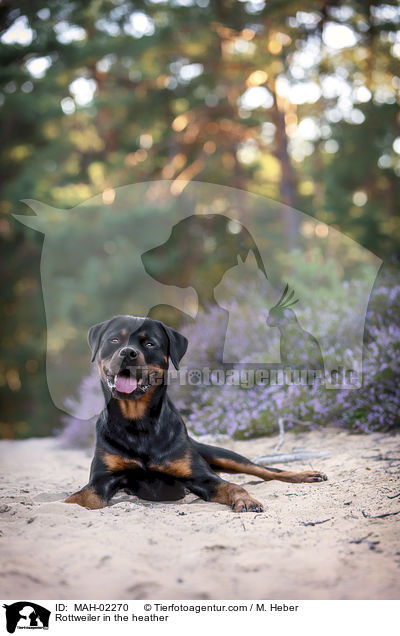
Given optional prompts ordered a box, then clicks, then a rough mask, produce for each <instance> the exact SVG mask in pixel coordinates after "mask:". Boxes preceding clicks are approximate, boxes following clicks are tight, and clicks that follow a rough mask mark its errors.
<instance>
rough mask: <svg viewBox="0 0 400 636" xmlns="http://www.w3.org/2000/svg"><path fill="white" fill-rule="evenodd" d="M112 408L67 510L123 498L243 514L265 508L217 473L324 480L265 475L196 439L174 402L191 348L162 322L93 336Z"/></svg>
mask: <svg viewBox="0 0 400 636" xmlns="http://www.w3.org/2000/svg"><path fill="white" fill-rule="evenodd" d="M88 341H89V345H90V347H91V349H92V361H93V360H95V359H97V362H98V365H99V370H100V376H101V384H102V388H103V392H104V396H105V399H106V407H105V409H104V411H103V412H102V413H101V415H100V417H99V419H98V422H97V427H96V433H97V435H96V450H95V454H94V458H93V461H92V466H91V470H90V477H89V483H88V484H87V485H86V486H85V487H84V488H82V490H80V491H78V492H76V493H74V494H73V495H70V496H69V497H68V498H67V499H66V503H77V504H79V505H81V506H84V507H86V508H91V509H94V508H102V507H104V506H106V505H107V503H108V502H109V500H110V499H111V497H112V496H113V495H114V494H115V493H116V492H117V491H118V490H121V489H122V490H125V491H127V492H129V493H131V494H135V495H137V496H139V497H141V498H142V499H147V500H150V501H175V500H177V499H181V498H182V497H184V495H185V493H186V492H187V491H190V492H193V493H195V494H196V495H198V496H199V497H201V498H202V499H205V500H206V501H216V502H219V503H224V504H227V505H230V506H231V507H232V509H233V510H235V511H237V512H242V511H243V512H245V511H254V512H256V511H261V510H262V505H261V504H260V503H259V502H258V501H257V500H256V499H253V497H251V496H250V495H249V494H248V493H247V492H246V490H244V488H242V487H241V486H238V485H235V484H231V483H229V482H227V481H225V480H223V479H222V478H221V477H219V475H218V474H217V472H224V473H247V474H250V475H256V476H258V477H261V478H262V479H265V480H271V479H278V480H280V481H288V482H316V481H323V480H325V479H326V477H325V475H323V474H322V473H319V472H311V471H307V472H300V473H299V472H298V473H293V472H286V471H279V470H277V469H271V468H263V467H261V466H258V465H256V464H253V463H252V462H251V461H250V460H248V459H246V458H245V457H242V456H240V455H238V454H237V453H234V452H232V451H228V450H225V449H223V448H217V447H214V446H208V445H205V444H200V443H199V442H196V441H195V440H193V439H191V438H190V437H189V435H188V433H187V430H186V426H185V424H184V422H183V420H182V417H181V416H180V414H179V412H178V411H177V409H176V408H175V406H174V405H173V403H172V402H171V400H170V399H169V396H168V394H167V383H166V381H165V380H166V372H167V369H168V365H169V360H171V362H172V363H173V365H174V366H175V368H176V369H178V366H179V362H180V360H181V359H182V357H183V356H184V354H185V352H186V349H187V345H188V342H187V340H186V338H185V337H184V336H183V335H181V334H180V333H178V332H177V331H174V330H173V329H171V328H170V327H167V326H166V325H164V324H163V323H162V322H160V321H158V320H152V319H150V318H137V317H133V316H115V317H114V318H111V320H107V321H106V322H102V323H99V324H97V325H94V326H93V327H91V328H90V330H89V334H88Z"/></svg>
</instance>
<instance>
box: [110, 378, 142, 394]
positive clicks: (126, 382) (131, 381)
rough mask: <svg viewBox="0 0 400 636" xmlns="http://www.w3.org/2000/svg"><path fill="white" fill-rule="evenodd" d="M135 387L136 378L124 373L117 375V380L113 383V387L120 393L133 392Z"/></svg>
mask: <svg viewBox="0 0 400 636" xmlns="http://www.w3.org/2000/svg"><path fill="white" fill-rule="evenodd" d="M136 387H137V380H136V378H132V377H130V376H126V375H117V381H116V383H115V388H116V389H117V391H119V392H120V393H133V391H134V390H135V389H136Z"/></svg>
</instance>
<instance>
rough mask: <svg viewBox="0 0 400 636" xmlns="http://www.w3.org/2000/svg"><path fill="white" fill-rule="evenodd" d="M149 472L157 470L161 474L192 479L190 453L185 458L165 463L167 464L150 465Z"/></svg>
mask: <svg viewBox="0 0 400 636" xmlns="http://www.w3.org/2000/svg"><path fill="white" fill-rule="evenodd" d="M148 469H149V470H155V471H157V472H159V473H167V474H168V475H173V476H174V477H191V476H192V468H191V462H190V452H189V451H188V452H187V453H186V454H185V456H184V457H181V458H180V459H175V460H173V461H172V462H165V464H162V465H159V464H149V465H148Z"/></svg>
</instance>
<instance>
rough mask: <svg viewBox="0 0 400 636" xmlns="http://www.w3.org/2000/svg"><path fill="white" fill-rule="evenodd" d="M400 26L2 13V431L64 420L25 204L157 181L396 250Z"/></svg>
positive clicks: (191, 0)
mask: <svg viewBox="0 0 400 636" xmlns="http://www.w3.org/2000/svg"><path fill="white" fill-rule="evenodd" d="M399 24H400V8H399V5H398V2H397V0H386V1H385V2H383V3H382V2H378V1H375V2H374V1H371V0H360V1H356V0H350V1H346V2H343V1H340V0H328V1H326V2H323V1H321V0H303V1H302V0H297V1H294V0H270V1H263V0H248V1H239V0H215V1H214V0H196V1H195V0H145V1H143V0H138V1H135V2H133V1H131V0H86V1H83V0H47V1H46V2H44V1H42V0H20V1H19V2H18V3H17V4H16V3H15V2H12V1H9V2H8V1H7V0H4V1H3V2H2V3H0V66H1V68H0V108H1V112H2V118H1V123H0V139H1V148H2V176H3V179H2V186H1V193H0V213H1V217H0V241H1V247H2V253H3V263H2V281H3V284H2V289H1V305H2V309H3V315H4V317H5V320H4V321H3V322H4V323H5V324H4V325H3V334H2V349H3V356H2V362H1V367H0V385H1V386H0V391H1V394H2V398H3V403H4V404H5V407H4V408H3V413H2V417H1V432H2V434H3V435H6V436H15V435H16V436H25V435H28V434H39V435H41V434H48V433H49V432H50V431H51V430H52V429H53V427H54V425H55V423H56V420H57V417H58V413H57V411H56V410H55V409H54V408H53V407H52V405H51V402H50V399H49V396H48V392H47V387H46V381H45V374H44V364H45V356H44V354H45V316H44V311H43V303H42V297H41V291H40V271H39V266H40V250H41V242H42V240H43V237H42V235H41V234H39V233H36V232H33V231H32V230H29V229H27V228H23V227H22V226H21V225H19V224H18V223H17V222H16V221H15V220H13V219H12V216H11V215H12V214H13V213H18V214H24V213H25V212H26V207H25V206H24V205H23V204H22V203H21V199H23V198H34V199H39V200H41V201H45V202H46V203H48V204H49V205H54V206H56V207H59V208H69V207H73V206H75V205H77V204H79V203H81V202H82V201H84V200H86V199H88V198H89V197H91V196H94V195H95V194H98V193H99V192H102V193H103V199H104V201H105V202H106V201H107V200H112V198H113V196H114V188H116V187H118V186H122V185H126V184H130V183H135V182H140V181H146V180H149V179H171V180H173V182H172V185H171V188H172V191H175V192H176V193H177V194H179V192H180V191H181V189H182V188H183V187H184V183H185V181H184V180H200V181H208V182H212V183H218V184H222V185H229V186H233V187H236V188H242V189H247V190H250V191H252V192H255V193H258V194H261V195H264V196H267V197H270V198H272V199H276V200H279V201H281V202H282V203H286V204H288V205H290V206H293V207H297V208H299V209H300V210H302V211H303V212H306V213H308V214H310V215H313V216H315V217H316V218H318V219H319V220H320V221H321V223H328V224H332V225H334V226H336V227H338V228H339V229H340V230H341V231H342V232H345V233H347V234H349V235H350V236H351V237H352V238H354V240H356V241H358V242H360V243H361V244H362V245H364V246H365V247H367V248H368V249H370V250H372V251H373V252H375V253H376V254H378V255H379V256H380V257H381V258H385V259H387V258H388V257H389V256H392V255H395V254H396V250H397V249H398V243H396V232H398V230H399V225H400V222H399V216H398V206H399V203H398V202H399V200H400V186H399V180H398V176H399V174H400V114H399V109H398V101H399V94H400V70H399V69H400V66H399V59H400V34H399V31H398V29H399ZM295 230H296V228H288V231H289V233H290V231H295Z"/></svg>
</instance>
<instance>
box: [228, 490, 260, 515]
mask: <svg viewBox="0 0 400 636" xmlns="http://www.w3.org/2000/svg"><path fill="white" fill-rule="evenodd" d="M232 510H234V512H263V507H262V504H261V503H260V502H259V501H257V499H253V497H250V495H248V494H247V493H246V494H242V495H238V496H237V497H235V499H234V501H233V503H232Z"/></svg>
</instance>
